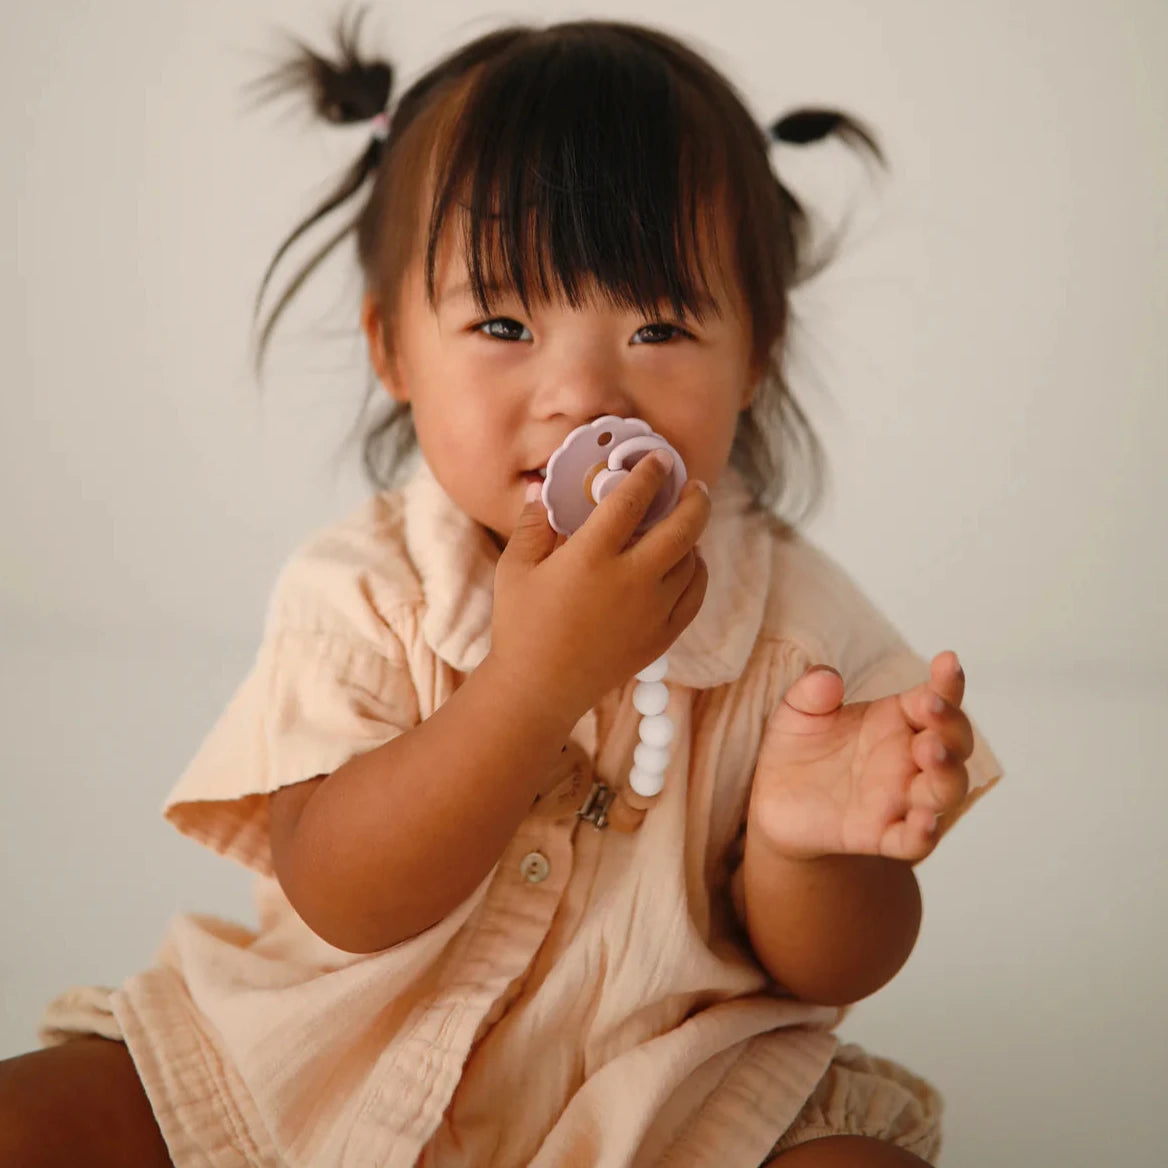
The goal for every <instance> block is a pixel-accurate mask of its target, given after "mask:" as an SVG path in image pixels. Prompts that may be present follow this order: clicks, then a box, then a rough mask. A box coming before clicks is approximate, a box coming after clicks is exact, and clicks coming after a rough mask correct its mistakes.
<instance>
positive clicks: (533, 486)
mask: <svg viewBox="0 0 1168 1168" xmlns="http://www.w3.org/2000/svg"><path fill="white" fill-rule="evenodd" d="M542 490H543V487H542V486H541V485H540V484H539V483H528V484H527V491H526V493H525V494H524V499H525V500H526V501H527V502H528V503H530V502H531V501H532V499H538V498H539V495H540V492H541V491H542Z"/></svg>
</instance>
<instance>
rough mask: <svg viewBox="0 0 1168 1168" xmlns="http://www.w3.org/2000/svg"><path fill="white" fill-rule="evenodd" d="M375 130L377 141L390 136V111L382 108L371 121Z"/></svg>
mask: <svg viewBox="0 0 1168 1168" xmlns="http://www.w3.org/2000/svg"><path fill="white" fill-rule="evenodd" d="M371 126H372V130H373V140H374V141H375V142H384V141H385V140H386V139H387V138H388V137H389V126H390V118H389V111H388V110H382V111H381V113H379V114H378V115H377V116H376V117H375V118H374V119H373V121H372V123H371Z"/></svg>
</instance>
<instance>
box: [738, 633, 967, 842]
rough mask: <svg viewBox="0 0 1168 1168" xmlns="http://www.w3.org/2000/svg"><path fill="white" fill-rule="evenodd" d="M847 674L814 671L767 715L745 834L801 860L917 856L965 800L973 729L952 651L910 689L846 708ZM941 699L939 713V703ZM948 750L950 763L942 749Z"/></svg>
mask: <svg viewBox="0 0 1168 1168" xmlns="http://www.w3.org/2000/svg"><path fill="white" fill-rule="evenodd" d="M843 691H844V684H843V678H842V677H841V676H840V675H839V673H837V672H836V671H835V670H834V669H831V668H830V667H827V666H816V667H812V668H811V669H809V670H808V671H807V672H806V673H804V674H803V676H802V677H801V678H799V680H798V681H796V682H795V683H794V684H793V685H792V686H791V687H790V688H789V689H788V691H787V694H786V696H785V697H784V699H783V703H782V705H781V706H780V707H779V708H778V709H777V710H776V711H775V712H774V714H772V715H771V718H770V720H769V721H768V723H767V726H766V730H765V732H764V734H763V740H762V746H761V747H760V749H759V756H758V765H757V767H756V768H755V772H754V787H753V790H752V792H751V797H750V813H749V823H750V826H749V830H750V831H757V832H761V833H762V835H763V837H764V838H765V839H766V840H767V841H768V843H769V844H770V845H771V846H772V847H774V848H775V849H776V850H777V851H779V852H781V853H782V854H784V855H786V856H790V857H792V858H794V859H813V858H815V857H818V856H823V855H873V856H886V857H888V858H890V859H897V860H908V861H913V862H915V861H917V860H921V859H924V857H925V856H927V855H928V854H929V853H930V852H931V851H932V850H933V848H934V847H935V846H936V842H937V835H936V833H935V830H934V828H935V824H936V821H937V818H938V817H939V816H942V815H944V814H945V813H946V812H948V811H951V810H953V809H954V808H956V807H957V806H958V805H959V804H960V803H961V801H962V800H963V799H964V798H965V794H966V791H967V790H968V787H969V776H968V775H967V773H966V770H965V760H966V759H967V758H968V757H969V756H970V754H972V753H973V729H972V727H971V726H970V724H969V719H968V718H967V717H966V716H965V714H964V713H962V711H961V708H960V707H961V699H962V697H963V695H964V692H965V675H964V673H963V672H962V671H961V667H960V664H959V663H958V660H957V655H956V654H955V653H953V652H952V651H946V652H944V653H939V654H938V655H937V656H936V657H934V658H933V661H932V667H931V671H930V678H929V681H928V682H925V683H923V684H921V685H919V686H916V687H915V688H913V689H909V690H905V691H904V692H903V693H899V694H893V695H891V696H889V697H884V698H880V699H878V700H876V701H870V702H853V703H851V704H850V705H846V706H845V705H841V704H840V703H841V702H842V700H843ZM934 698H940V699H941V701H942V703H943V708H942V709H941V710H940V711H935V710H933V709H932V708H931V703H932V701H933V699H934ZM938 746H943V747H944V748H945V751H946V755H947V756H946V758H945V759H944V760H943V761H942V760H939V759H938V757H937V755H936V754H935V753H934V751H935V750H936V749H937V747H938Z"/></svg>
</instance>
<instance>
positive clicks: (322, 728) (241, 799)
mask: <svg viewBox="0 0 1168 1168" xmlns="http://www.w3.org/2000/svg"><path fill="white" fill-rule="evenodd" d="M330 569H331V570H330V571H321V570H320V566H319V564H314V563H313V562H312V560H311V559H310V558H307V557H301V558H300V559H294V560H293V561H292V562H291V563H290V564H289V566H288V567H287V568H286V569H285V571H284V572H283V573H282V575H281V579H280V581H279V583H278V584H277V587H276V590H275V592H274V593H273V598H272V601H271V604H270V606H269V616H268V621H267V630H266V633H265V636H264V639H263V642H262V644H261V646H260V648H259V651H258V653H257V655H256V659H255V662H254V664H253V666H252V668H251V670H250V672H249V673H248V675H247V677H246V678H245V679H244V681H243V683H242V684H241V685H240V687H239V689H238V690H237V691H236V693H235V695H234V696H233V697H232V698H231V700H230V702H229V703H228V705H227V708H226V709H225V710H224V711H223V713H222V715H221V716H220V718H219V720H218V721H217V722H216V723H215V725H214V726H213V727H212V729H211V731H210V733H209V734H208V735H207V737H206V738H205V739H204V741H203V743H202V745H201V746H200V748H199V750H198V751H197V753H196V754H195V757H194V758H193V760H192V761H191V763H190V765H189V766H188V767H187V769H186V770H185V772H184V773H183V775H182V776H181V778H180V779H179V781H178V783H177V784H176V785H175V787H174V789H173V790H172V791H171V793H170V795H169V796H168V797H167V799H166V802H165V803H164V805H163V815H164V816H165V818H166V819H167V820H168V821H169V822H170V823H171V824H173V825H174V826H175V827H176V828H177V829H178V830H179V831H181V832H182V833H183V834H184V835H187V836H189V837H190V838H192V839H194V840H196V841H198V842H199V843H201V844H204V845H205V846H206V847H209V848H211V849H212V850H213V851H216V852H218V853H219V854H220V855H223V856H227V857H229V858H231V859H233V860H236V861H238V862H239V863H241V864H243V865H244V866H245V867H247V868H250V869H252V870H253V871H256V872H258V873H260V874H262V875H267V876H270V875H272V874H273V873H272V860H271V849H270V844H269V837H268V797H269V795H271V793H272V792H274V791H276V790H278V789H279V788H280V787H283V786H287V785H290V784H292V783H298V782H301V781H302V780H305V779H311V778H315V777H317V776H318V775H325V774H330V773H331V772H333V771H334V770H336V769H337V768H338V767H339V766H341V765H342V764H343V763H345V762H347V761H348V760H349V759H351V758H353V757H355V756H356V755H359V754H363V753H365V752H366V751H369V750H372V749H374V748H375V747H377V746H380V745H382V744H383V743H385V742H389V741H391V740H392V739H394V738H396V737H397V736H398V735H399V734H402V733H404V732H405V731H406V730H408V729H410V728H412V727H413V726H416V725H417V724H418V722H419V720H420V719H419V714H418V700H417V691H416V688H415V686H414V684H413V681H412V679H411V674H410V670H409V667H408V654H407V652H406V649H405V646H404V644H403V640H402V637H401V635H399V633H398V632H397V631H396V630H395V629H394V628H393V627H392V625H391V623H390V622H389V621H388V620H386V619H385V618H384V617H383V616H382V615H381V614H380V613H379V612H377V611H376V610H375V606H374V605H372V603H371V601H370V599H369V596H370V589H369V588H368V587H364V586H362V585H361V582H360V581H354V582H352V583H351V584H342V582H341V581H342V580H343V574H338V572H337V571H336V567H335V565H331V566H330Z"/></svg>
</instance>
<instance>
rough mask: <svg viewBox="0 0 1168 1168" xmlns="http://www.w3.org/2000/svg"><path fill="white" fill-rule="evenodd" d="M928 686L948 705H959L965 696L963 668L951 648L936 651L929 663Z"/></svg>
mask: <svg viewBox="0 0 1168 1168" xmlns="http://www.w3.org/2000/svg"><path fill="white" fill-rule="evenodd" d="M929 688H930V689H931V690H932V691H933V692H934V693H936V694H939V695H940V696H941V697H943V698H944V699H945V700H946V701H947V702H949V704H950V705H953V706H960V705H961V701H962V698H964V697H965V670H964V669H962V668H961V662H960V661H959V660H958V658H957V654H956V653H955V652H954V651H953V650H952V649H945V650H943V651H942V652H940V653H938V654H937V655H936V657H934V658H933V660H932V661H931V662H930V663H929Z"/></svg>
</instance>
